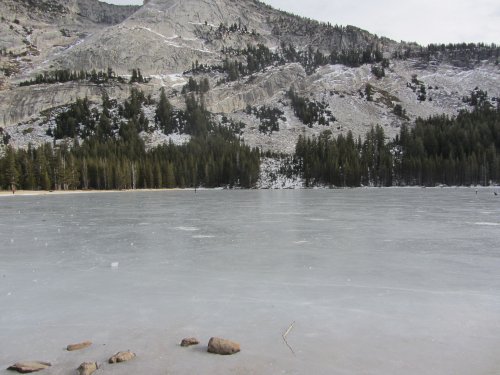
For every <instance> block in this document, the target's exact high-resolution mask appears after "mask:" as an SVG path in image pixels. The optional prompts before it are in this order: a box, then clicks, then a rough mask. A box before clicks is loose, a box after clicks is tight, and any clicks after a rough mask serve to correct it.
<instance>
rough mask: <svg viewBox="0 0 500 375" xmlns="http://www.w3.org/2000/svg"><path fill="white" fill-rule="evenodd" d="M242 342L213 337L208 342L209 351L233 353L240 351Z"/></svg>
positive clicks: (222, 353) (225, 353) (224, 353)
mask: <svg viewBox="0 0 500 375" xmlns="http://www.w3.org/2000/svg"><path fill="white" fill-rule="evenodd" d="M240 350H241V349H240V344H238V343H237V342H234V341H230V340H226V339H221V338H218V337H212V338H211V339H210V341H209V342H208V350H207V351H208V352H209V353H213V354H221V355H231V354H235V353H238V352H239V351H240Z"/></svg>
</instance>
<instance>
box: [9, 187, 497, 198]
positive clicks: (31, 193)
mask: <svg viewBox="0 0 500 375" xmlns="http://www.w3.org/2000/svg"><path fill="white" fill-rule="evenodd" d="M443 188H444V189H476V190H482V189H484V190H486V189H490V190H491V189H498V188H499V187H498V186H496V185H495V186H434V187H425V186H389V187H383V188H381V187H369V186H362V187H357V188H339V189H338V188H333V189H332V188H329V187H317V188H297V189H256V190H343V189H348V190H349V189H443ZM198 190H200V191H203V190H224V188H196V189H194V188H173V189H122V190H16V192H15V194H12V191H10V190H0V198H2V197H15V196H47V195H73V194H101V193H102V194H109V193H140V192H149V193H155V192H167V191H170V192H172V191H191V192H192V191H198ZM230 190H231V189H230ZM237 190H239V189H237ZM250 190H255V189H250Z"/></svg>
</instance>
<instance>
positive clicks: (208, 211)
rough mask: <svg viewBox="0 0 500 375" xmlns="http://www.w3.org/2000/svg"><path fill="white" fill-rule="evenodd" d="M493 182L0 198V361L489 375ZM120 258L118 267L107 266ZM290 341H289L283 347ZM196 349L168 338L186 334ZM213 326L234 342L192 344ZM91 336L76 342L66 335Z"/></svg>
mask: <svg viewBox="0 0 500 375" xmlns="http://www.w3.org/2000/svg"><path fill="white" fill-rule="evenodd" d="M499 198H500V197H495V196H494V195H493V190H491V189H480V190H479V193H478V194H477V195H476V194H475V191H474V189H354V190H309V191H306V190H298V191H198V193H197V194H195V193H194V192H192V191H172V192H156V193H151V192H127V193H97V194H75V195H59V196H23V197H22V196H15V197H0V241H1V242H0V243H1V248H0V256H1V258H0V367H1V368H2V369H0V374H8V373H9V372H8V371H6V370H3V369H4V368H6V367H7V366H9V365H11V364H12V363H14V362H16V361H20V360H45V361H50V362H52V363H53V364H54V366H53V367H52V368H51V369H50V370H45V371H44V372H42V373H47V374H61V375H62V374H71V373H74V372H72V370H73V369H76V368H77V367H78V365H79V364H80V363H81V362H83V361H98V362H100V363H103V362H105V360H106V359H107V358H109V357H110V356H111V355H112V354H114V353H116V352H117V351H120V350H128V349H130V350H132V351H134V352H136V353H137V358H136V359H134V360H133V361H131V362H128V363H125V364H117V365H107V364H105V365H104V366H103V367H102V369H101V370H99V373H102V374H175V375H187V374H259V375H262V374H269V375H275V374H297V375H303V374H315V375H317V374H319V375H323V374H325V375H326V374H346V375H347V374H349V375H358V374H364V375H368V374H373V375H375V374H376V375H401V374H404V375H413V374H414V375H422V374H425V375H471V374H474V375H497V374H500V199H499ZM113 263H118V267H116V264H115V267H112V266H111V265H112V264H113ZM292 322H295V324H294V326H293V329H292V330H291V331H290V332H289V334H288V336H287V340H288V343H289V344H290V347H291V348H292V349H293V351H294V352H295V354H293V353H292V351H291V350H290V349H289V348H288V347H287V346H286V345H285V343H284V342H283V339H282V334H283V333H284V332H285V331H286V330H287V328H288V327H289V326H290V324H291V323H292ZM189 336H195V337H197V338H199V339H200V341H201V345H199V346H198V347H192V348H187V349H186V348H181V347H179V342H180V340H181V339H182V338H184V337H189ZM211 336H219V337H225V338H228V339H232V340H235V341H238V342H240V343H241V346H242V352H241V353H239V354H237V355H234V356H230V357H220V356H215V355H211V354H208V353H206V352H205V351H206V344H207V342H208V339H209V338H210V337H211ZM84 340H91V341H93V343H94V345H93V346H92V347H90V348H88V349H85V350H83V351H80V352H71V353H69V352H66V351H65V350H64V348H65V347H66V345H67V344H70V343H75V342H81V341H84Z"/></svg>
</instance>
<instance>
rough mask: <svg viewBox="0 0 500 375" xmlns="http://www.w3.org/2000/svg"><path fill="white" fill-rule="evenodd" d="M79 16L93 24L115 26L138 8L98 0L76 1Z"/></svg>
mask: <svg viewBox="0 0 500 375" xmlns="http://www.w3.org/2000/svg"><path fill="white" fill-rule="evenodd" d="M77 6H78V9H79V14H80V15H81V16H82V17H85V18H87V19H89V20H91V21H92V22H95V23H103V24H106V25H116V24H118V23H120V22H123V21H124V20H125V19H127V18H128V17H130V16H131V15H132V14H134V13H135V12H136V11H137V10H138V9H139V8H140V7H139V6H133V5H128V6H120V5H113V4H108V3H105V2H101V1H98V0H77Z"/></svg>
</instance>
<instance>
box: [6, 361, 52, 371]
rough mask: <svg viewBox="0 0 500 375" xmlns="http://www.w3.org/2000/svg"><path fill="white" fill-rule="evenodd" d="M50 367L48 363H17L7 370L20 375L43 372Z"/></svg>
mask: <svg viewBox="0 0 500 375" xmlns="http://www.w3.org/2000/svg"><path fill="white" fill-rule="evenodd" d="M50 366H51V364H50V363H49V362H39V361H29V362H17V363H15V364H13V365H12V366H10V367H8V368H7V370H12V371H17V372H19V373H21V374H29V373H31V372H37V371H41V370H45V369H46V368H49V367H50Z"/></svg>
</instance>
